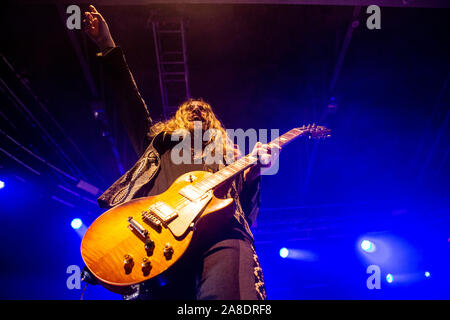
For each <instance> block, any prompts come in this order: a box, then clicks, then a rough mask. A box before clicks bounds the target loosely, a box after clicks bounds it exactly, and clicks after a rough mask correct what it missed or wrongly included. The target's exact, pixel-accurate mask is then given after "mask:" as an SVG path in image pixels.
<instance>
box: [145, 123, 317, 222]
mask: <svg viewBox="0 0 450 320" xmlns="http://www.w3.org/2000/svg"><path fill="white" fill-rule="evenodd" d="M309 127H310V125H308V127H307V129H306V130H304V129H302V128H294V129H291V130H290V131H288V132H286V133H285V134H283V135H281V136H280V137H278V138H276V139H274V140H273V141H271V142H270V144H273V143H276V142H278V144H279V146H282V145H284V144H285V143H287V142H289V141H290V140H292V139H293V138H295V137H298V136H300V135H302V134H303V133H305V132H307V131H309V130H308V129H309ZM295 131H299V132H295ZM291 135H293V136H292V137H291ZM283 138H287V140H286V141H281V142H280V140H282V139H283ZM246 159H250V158H249V155H247V156H245V157H243V158H241V159H239V160H237V161H235V162H233V163H232V164H230V165H228V166H226V167H225V168H223V169H221V170H219V171H218V172H216V173H214V174H216V177H217V176H218V175H223V172H225V171H231V173H232V174H231V175H229V174H226V175H225V178H219V181H220V180H222V181H220V182H219V183H217V182H214V181H212V183H213V184H212V186H208V185H207V183H208V182H206V181H207V180H208V179H209V180H212V179H214V178H212V176H209V177H206V178H204V179H203V180H201V181H199V182H197V184H196V185H197V186H198V185H199V184H202V185H204V186H206V187H207V188H208V189H206V190H202V189H200V191H202V192H203V193H206V192H208V191H210V190H212V189H214V188H215V187H217V186H218V185H220V184H221V183H222V182H224V181H226V180H228V179H230V178H231V177H233V176H234V175H236V174H237V173H238V172H239V171H242V170H244V169H246V168H247V167H248V166H249V165H252V164H253V162H255V160H254V159H252V160H251V161H250V162H249V163H246V161H245V160H246ZM238 162H243V163H239V164H238ZM237 165H238V167H237V168H234V167H233V166H237ZM241 165H244V167H242V168H239V166H241ZM234 169H237V171H236V172H233V170H234ZM220 172H222V173H220ZM182 197H183V198H182V199H180V200H178V202H176V203H175V209H181V208H182V207H183V206H184V205H185V204H189V203H191V200H189V199H188V198H186V197H184V196H182ZM143 216H144V217H147V218H148V217H149V213H148V212H147V213H145V214H143Z"/></svg>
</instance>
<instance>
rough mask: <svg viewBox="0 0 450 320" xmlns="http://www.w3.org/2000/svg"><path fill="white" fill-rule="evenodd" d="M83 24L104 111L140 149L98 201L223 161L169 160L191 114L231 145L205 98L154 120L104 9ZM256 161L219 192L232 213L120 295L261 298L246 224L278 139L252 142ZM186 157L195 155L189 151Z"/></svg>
mask: <svg viewBox="0 0 450 320" xmlns="http://www.w3.org/2000/svg"><path fill="white" fill-rule="evenodd" d="M83 28H84V31H85V33H86V34H87V35H88V37H89V38H90V39H91V40H92V41H94V43H95V44H96V45H97V46H98V48H99V53H98V54H97V56H98V59H99V63H100V65H101V69H102V73H103V79H104V89H105V108H106V112H107V114H111V113H113V112H117V113H118V114H119V117H120V119H121V121H122V122H123V124H124V127H125V129H126V131H127V133H128V135H129V138H130V140H131V142H132V144H133V147H134V149H135V150H136V152H137V154H138V156H139V157H140V158H139V160H138V161H137V162H136V164H135V165H134V166H133V167H132V168H131V169H130V170H128V171H127V172H126V173H125V174H124V175H123V176H122V177H120V178H119V179H118V180H117V181H116V182H114V184H113V185H112V186H111V187H109V188H108V189H107V190H106V191H105V192H104V193H103V194H102V195H101V196H100V197H99V198H98V202H99V205H100V206H101V207H102V208H112V207H114V206H117V205H119V204H122V203H124V202H126V201H129V200H131V199H134V198H137V197H143V196H152V195H158V194H160V193H162V192H164V191H165V190H167V189H168V188H169V187H170V185H171V184H172V183H173V182H174V181H175V180H176V178H178V177H179V176H180V175H182V174H184V173H186V172H189V171H194V170H206V171H210V172H215V171H217V170H219V169H220V168H221V167H222V166H223V165H224V163H223V162H222V163H212V164H211V163H206V161H202V163H201V164H198V163H196V162H195V161H191V162H189V163H181V164H175V163H174V162H173V161H172V158H171V152H170V151H171V150H172V148H173V147H174V144H176V143H179V142H178V141H175V142H174V141H172V139H171V134H172V133H174V132H175V131H176V130H177V129H185V130H187V131H188V132H193V130H194V123H195V121H197V122H201V130H203V131H205V130H207V129H211V128H214V129H216V130H218V131H219V132H221V133H222V135H218V136H216V139H215V140H214V141H212V140H213V139H211V140H210V141H207V142H205V143H204V145H203V146H202V147H203V148H206V147H207V146H208V145H209V144H211V143H212V142H214V147H215V148H218V146H220V148H224V149H225V148H229V147H230V146H231V147H232V148H235V149H234V150H233V154H234V155H235V156H237V155H238V153H239V151H238V150H237V148H236V147H234V145H232V144H231V143H230V141H229V140H230V139H228V138H227V136H226V132H225V129H224V128H223V126H222V125H221V123H220V121H219V120H218V119H217V117H216V116H215V114H214V112H213V110H212V108H211V106H210V105H209V104H208V103H207V102H205V101H204V100H202V99H189V100H188V101H186V102H184V103H183V104H181V106H180V107H179V109H178V110H177V112H176V114H175V115H174V116H173V117H172V118H171V119H169V120H167V121H164V122H157V123H154V122H153V121H152V119H151V118H150V116H149V113H148V109H147V105H146V104H145V102H144V101H143V99H142V98H141V95H140V93H139V91H138V88H137V86H136V83H135V81H134V79H133V76H132V74H131V72H130V70H129V68H128V66H127V63H126V61H125V58H124V55H123V52H122V50H121V48H120V47H119V46H117V45H116V44H115V42H114V40H113V38H112V36H111V34H110V31H109V28H108V25H107V23H106V21H105V19H104V18H103V17H102V15H101V14H100V13H99V12H98V11H97V10H96V9H95V8H94V7H93V6H90V7H89V10H88V11H86V12H85V14H84V20H83ZM252 155H254V156H258V157H259V158H258V159H259V161H258V164H257V165H254V166H252V167H250V168H248V169H247V170H245V171H244V172H243V173H241V174H238V175H237V176H236V177H235V178H233V179H232V181H231V182H230V183H228V184H227V185H226V186H225V188H224V196H227V197H232V198H233V199H234V202H235V213H234V219H232V221H230V223H229V224H228V225H223V226H222V227H221V229H222V232H220V233H219V234H215V235H213V237H211V238H209V239H208V240H204V242H203V243H201V245H200V246H196V249H192V250H191V251H192V252H190V253H189V254H185V255H184V256H183V257H182V258H181V259H180V260H179V261H178V262H177V263H176V264H175V265H174V266H173V267H172V268H169V270H168V271H166V272H165V273H164V274H163V275H162V276H160V277H156V278H153V279H151V280H148V281H146V282H145V283H143V284H140V285H139V287H138V288H137V292H136V294H134V295H127V296H124V298H125V299H131V298H133V299H134V298H137V299H189V300H191V299H221V300H239V299H246V300H247V299H248V300H256V299H266V291H265V286H264V279H263V274H262V270H261V267H260V264H259V261H258V257H257V255H256V252H255V248H254V239H253V235H252V233H251V230H250V226H251V224H252V223H253V222H254V221H255V219H256V216H257V214H258V211H259V184H260V175H261V171H262V170H267V169H268V168H270V165H271V164H273V163H274V161H275V160H276V158H277V157H278V155H279V147H277V146H272V145H263V144H262V143H260V142H258V143H257V144H256V145H255V148H254V149H253V151H252ZM190 156H191V160H193V159H194V157H197V156H200V158H201V157H202V153H201V152H200V155H198V154H197V155H196V154H191V155H190Z"/></svg>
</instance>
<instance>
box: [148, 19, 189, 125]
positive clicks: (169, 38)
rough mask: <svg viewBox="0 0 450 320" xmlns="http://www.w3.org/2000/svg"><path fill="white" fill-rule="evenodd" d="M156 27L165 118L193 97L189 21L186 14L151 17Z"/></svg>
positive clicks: (157, 60)
mask: <svg viewBox="0 0 450 320" xmlns="http://www.w3.org/2000/svg"><path fill="white" fill-rule="evenodd" d="M149 22H150V23H151V25H152V29H153V40H154V43H155V50H156V63H157V66H158V73H159V84H160V89H161V103H162V109H163V116H164V119H168V118H170V116H172V115H173V114H174V113H175V111H176V110H177V109H178V106H179V105H180V104H181V103H182V102H183V101H185V100H186V99H189V98H190V96H191V95H190V92H189V82H188V66H187V56H186V38H185V22H184V21H183V19H182V18H159V17H154V16H152V17H151V18H150V21H149Z"/></svg>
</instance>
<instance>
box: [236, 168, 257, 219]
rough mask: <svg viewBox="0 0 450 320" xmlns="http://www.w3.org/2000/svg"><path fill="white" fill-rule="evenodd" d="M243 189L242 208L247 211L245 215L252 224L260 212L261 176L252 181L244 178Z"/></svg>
mask: <svg viewBox="0 0 450 320" xmlns="http://www.w3.org/2000/svg"><path fill="white" fill-rule="evenodd" d="M242 180H243V183H242V189H241V192H240V195H239V199H240V201H241V205H242V210H243V211H244V213H245V217H246V219H247V221H248V224H249V225H250V226H252V225H253V224H254V223H255V221H256V218H257V217H258V214H259V208H260V205H261V201H260V187H261V177H260V176H258V177H257V178H255V179H253V180H252V181H246V180H245V179H244V178H242Z"/></svg>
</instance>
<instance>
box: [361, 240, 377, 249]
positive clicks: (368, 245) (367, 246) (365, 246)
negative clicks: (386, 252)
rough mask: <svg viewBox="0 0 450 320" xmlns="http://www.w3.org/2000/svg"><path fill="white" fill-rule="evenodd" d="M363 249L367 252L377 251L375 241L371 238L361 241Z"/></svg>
mask: <svg viewBox="0 0 450 320" xmlns="http://www.w3.org/2000/svg"><path fill="white" fill-rule="evenodd" d="M361 249H363V250H364V251H365V252H374V251H375V243H373V242H372V241H369V240H363V241H361Z"/></svg>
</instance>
